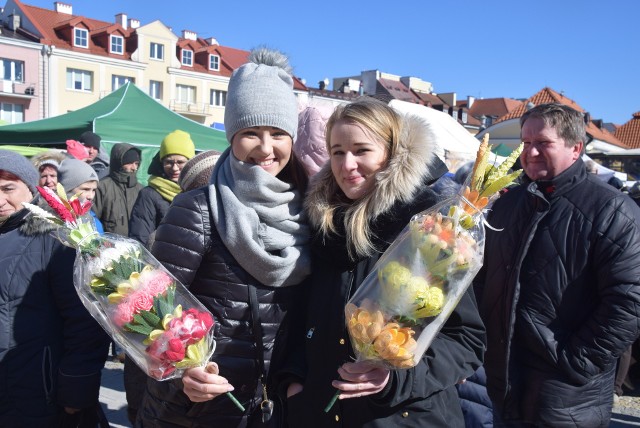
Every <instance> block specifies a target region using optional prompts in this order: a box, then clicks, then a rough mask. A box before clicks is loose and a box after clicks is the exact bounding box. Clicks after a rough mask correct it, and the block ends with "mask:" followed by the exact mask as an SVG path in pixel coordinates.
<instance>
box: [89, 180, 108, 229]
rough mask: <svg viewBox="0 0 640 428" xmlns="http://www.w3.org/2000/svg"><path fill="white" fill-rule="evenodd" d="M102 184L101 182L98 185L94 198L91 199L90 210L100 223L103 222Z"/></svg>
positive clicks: (103, 189) (103, 190)
mask: <svg viewBox="0 0 640 428" xmlns="http://www.w3.org/2000/svg"><path fill="white" fill-rule="evenodd" d="M104 192H105V188H104V184H103V182H102V181H101V182H99V183H98V188H97V189H96V196H95V198H93V201H92V203H91V210H92V211H93V212H94V213H95V214H96V217H97V218H98V219H99V220H100V221H104Z"/></svg>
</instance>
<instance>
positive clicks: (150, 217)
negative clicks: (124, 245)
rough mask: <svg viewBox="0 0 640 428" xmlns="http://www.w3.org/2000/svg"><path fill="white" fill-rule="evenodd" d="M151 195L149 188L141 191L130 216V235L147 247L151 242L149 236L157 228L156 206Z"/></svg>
mask: <svg viewBox="0 0 640 428" xmlns="http://www.w3.org/2000/svg"><path fill="white" fill-rule="evenodd" d="M150 196H151V195H149V193H148V191H147V190H145V189H142V190H141V191H140V194H139V195H138V198H137V199H136V202H135V203H134V204H133V209H132V210H131V217H130V218H129V237H130V238H133V239H135V240H136V241H138V242H140V243H141V244H142V245H144V246H145V247H147V246H148V244H149V236H150V235H151V234H152V233H153V231H154V230H155V229H156V207H155V205H154V203H153V200H152V198H151V197H150Z"/></svg>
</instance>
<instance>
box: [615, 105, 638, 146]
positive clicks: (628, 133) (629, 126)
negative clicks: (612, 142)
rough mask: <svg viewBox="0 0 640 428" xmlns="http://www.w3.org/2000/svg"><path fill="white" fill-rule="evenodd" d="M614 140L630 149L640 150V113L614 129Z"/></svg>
mask: <svg viewBox="0 0 640 428" xmlns="http://www.w3.org/2000/svg"><path fill="white" fill-rule="evenodd" d="M613 135H615V136H616V138H617V139H618V140H620V141H622V142H623V143H624V144H626V145H627V146H629V147H630V148H632V149H640V111H639V112H636V113H634V114H633V118H632V119H631V120H630V121H628V122H627V123H625V124H624V125H622V126H619V127H618V129H616V132H615V134H613Z"/></svg>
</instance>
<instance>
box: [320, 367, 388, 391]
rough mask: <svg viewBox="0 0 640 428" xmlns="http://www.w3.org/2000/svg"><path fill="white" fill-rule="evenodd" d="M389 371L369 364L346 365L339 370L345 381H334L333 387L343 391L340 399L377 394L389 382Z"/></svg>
mask: <svg viewBox="0 0 640 428" xmlns="http://www.w3.org/2000/svg"><path fill="white" fill-rule="evenodd" d="M389 373H390V371H389V369H384V368H381V367H374V366H372V365H371V364H369V363H367V362H359V363H345V364H343V365H342V366H341V367H340V368H339V369H338V374H339V375H340V377H341V378H342V379H344V381H340V380H334V381H333V382H332V385H333V386H334V387H335V388H337V389H339V390H341V391H342V393H341V394H340V399H344V398H354V397H364V396H367V395H372V394H376V393H378V392H380V391H382V390H383V389H384V387H385V386H386V385H387V383H388V382H389Z"/></svg>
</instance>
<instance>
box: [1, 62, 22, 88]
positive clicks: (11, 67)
mask: <svg viewBox="0 0 640 428" xmlns="http://www.w3.org/2000/svg"><path fill="white" fill-rule="evenodd" d="M0 77H1V78H2V79H3V80H10V81H12V82H24V62H23V61H16V60H15V59H5V58H2V59H0Z"/></svg>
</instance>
